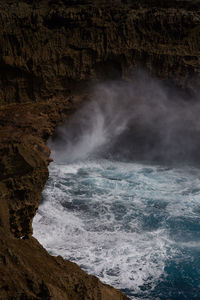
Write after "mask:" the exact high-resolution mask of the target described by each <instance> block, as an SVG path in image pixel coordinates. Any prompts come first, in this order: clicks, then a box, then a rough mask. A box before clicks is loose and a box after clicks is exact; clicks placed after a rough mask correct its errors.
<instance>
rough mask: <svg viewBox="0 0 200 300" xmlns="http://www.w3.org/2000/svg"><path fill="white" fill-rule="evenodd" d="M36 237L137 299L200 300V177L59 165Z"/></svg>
mask: <svg viewBox="0 0 200 300" xmlns="http://www.w3.org/2000/svg"><path fill="white" fill-rule="evenodd" d="M49 171H50V178H49V180H48V182H47V184H46V187H45V190H44V192H43V201H42V203H41V204H40V206H39V209H38V212H37V215H36V217H35V218H34V222H33V228H34V236H35V237H36V238H37V239H38V240H39V241H40V242H41V244H42V245H43V246H44V247H45V248H46V249H47V250H48V251H49V252H50V253H51V254H52V255H56V256H57V255H61V256H63V257H64V258H66V259H69V260H71V261H73V262H76V263H77V264H78V265H79V266H80V267H81V268H82V269H83V270H85V271H86V272H87V273H89V274H94V275H96V276H98V277H99V278H100V279H101V280H102V281H103V282H105V283H107V284H111V285H113V286H115V287H116V288H119V289H121V290H122V291H123V292H125V293H126V294H127V295H128V296H129V297H130V298H131V299H142V300H144V299H145V300H151V299H152V300H153V299H154V300H155V299H162V300H164V299H171V300H184V299H187V300H194V299H196V300H199V299H200V170H199V169H198V168H194V167H191V166H188V167H186V166H185V167H173V166H161V165H155V164H147V163H144V162H143V163H137V162H122V161H112V160H109V159H107V160H106V159H94V160H89V159H88V160H87V159H85V160H82V161H75V162H71V163H69V162H68V163H53V164H52V165H51V166H50V169H49Z"/></svg>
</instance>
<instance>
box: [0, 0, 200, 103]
mask: <svg viewBox="0 0 200 300" xmlns="http://www.w3.org/2000/svg"><path fill="white" fill-rule="evenodd" d="M31 2H32V1H17V2H16V1H9V2H4V1H3V2H2V1H1V4H0V29H1V30H0V41H1V43H0V67H1V72H0V75H1V76H0V102H1V104H4V103H12V102H24V101H43V100H44V99H49V98H51V97H53V96H56V97H58V96H59V95H62V96H63V95H64V96H66V95H68V94H69V93H70V87H71V86H73V83H74V82H77V81H81V80H88V79H91V78H96V77H100V78H105V77H117V76H124V77H126V76H128V75H129V74H130V72H131V71H132V68H134V67H142V68H147V69H148V70H149V71H150V72H151V73H153V74H155V75H156V76H160V77H162V78H172V79H173V80H175V81H176V82H177V84H179V85H182V86H183V85H187V86H188V87H193V88H196V85H197V83H198V80H197V79H198V76H199V71H200V62H199V51H200V39H199V34H200V8H199V5H198V1H173V2H172V1H155V0H154V1H150V2H149V1H144V0H143V1H138V0H136V1H125V0H124V1H119V0H118V1H116V0H115V1H96V2H95V1H88V0H87V1H75V0H74V1H53V0H51V1H50V0H49V1H44V0H43V1H34V2H33V4H30V3H31ZM104 2H105V3H104Z"/></svg>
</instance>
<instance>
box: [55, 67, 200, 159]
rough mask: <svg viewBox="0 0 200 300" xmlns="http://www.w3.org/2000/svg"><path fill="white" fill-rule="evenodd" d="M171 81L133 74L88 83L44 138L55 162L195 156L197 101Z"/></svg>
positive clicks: (198, 145) (199, 128)
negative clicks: (80, 101) (78, 102)
mask: <svg viewBox="0 0 200 300" xmlns="http://www.w3.org/2000/svg"><path fill="white" fill-rule="evenodd" d="M197 98H198V97H196V98H195V99H192V97H189V96H185V95H184V96H183V94H181V93H179V92H178V90H176V89H175V88H174V87H172V86H169V85H166V84H164V83H162V81H159V80H156V79H153V78H151V77H150V76H148V75H147V74H146V73H145V72H140V73H137V75H136V74H135V75H134V76H133V78H132V79H130V80H129V81H123V80H119V81H109V82H101V83H98V84H92V87H91V91H90V100H89V101H87V103H86V104H85V105H83V106H82V107H81V109H80V110H78V111H77V112H76V113H75V114H74V115H73V116H72V117H71V118H70V119H69V120H68V121H67V122H66V123H65V124H63V125H62V126H61V127H59V128H58V129H57V130H56V132H55V135H54V137H53V138H52V139H50V141H49V145H50V147H51V149H52V156H53V159H54V160H55V161H56V162H65V163H72V162H76V161H78V160H84V159H94V158H109V159H117V160H133V161H145V162H159V163H160V162H165V163H192V164H197V163H199V162H200V153H199V149H200V139H199V134H200V118H199V116H200V104H199V101H198V99H197Z"/></svg>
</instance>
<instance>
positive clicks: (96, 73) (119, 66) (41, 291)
mask: <svg viewBox="0 0 200 300" xmlns="http://www.w3.org/2000/svg"><path fill="white" fill-rule="evenodd" d="M199 37H200V3H199V1H195V0H191V1H189V0H188V1H187V0H185V1H178V0H174V1H164V0H163V1H156V0H154V1H153V0H152V1H148V0H146V1H144V0H140V1H133V0H132V1H131V0H121V1H120V0H118V1H117V0H116V1H114V0H113V1H111V0H110V1H100V0H99V1H97V0H96V1H89V0H85V1H81V0H79V1H78V0H74V1H67V0H63V1H61V0H60V1H55V0H49V1H47V0H46V1H45V0H43V1H28V0H27V1H25V0H24V1H13V0H10V1H5V0H2V1H1V2H0V105H1V106H0V299H3V300H4V299H58V300H59V299H77V300H82V299H85V300H87V299H91V300H92V299H95V300H97V299H98V300H100V299H102V300H112V299H113V300H118V299H127V297H126V296H124V295H123V294H122V293H120V292H119V291H117V290H115V289H113V288H111V287H109V286H107V285H103V284H102V283H101V282H100V281H99V280H98V279H97V278H95V277H93V276H89V275H86V274H85V273H84V272H83V271H81V269H80V268H79V267H78V266H76V265H75V264H73V263H70V262H68V261H64V260H63V259H62V258H53V257H51V256H50V255H49V254H48V253H47V252H46V251H45V250H44V249H43V248H42V246H41V245H39V243H38V242H37V241H36V240H35V239H34V238H32V237H31V234H32V219H33V217H34V215H35V213H36V210H37V207H38V204H39V202H40V200H41V192H42V189H43V187H44V185H45V182H46V180H47V178H48V169H47V166H48V164H49V162H50V158H49V155H50V150H49V149H48V147H47V146H46V145H45V142H46V140H47V139H48V137H49V135H51V134H52V133H53V130H54V128H55V127H56V126H57V125H58V123H60V122H62V121H63V120H65V119H66V118H67V117H68V116H70V115H71V114H72V113H73V111H74V110H75V109H76V108H77V106H79V105H80V103H81V100H83V99H82V98H83V96H81V97H79V96H72V94H73V93H74V92H73V91H74V90H77V89H78V90H79V91H80V90H81V89H82V87H84V86H86V83H87V85H88V82H89V80H90V79H95V78H101V79H102V78H117V77H128V76H130V74H131V72H132V70H133V68H135V67H142V68H146V69H147V70H149V71H150V72H151V73H152V74H154V75H155V76H157V77H160V78H162V79H171V80H172V81H173V82H174V83H175V84H177V85H179V86H181V87H183V86H184V87H185V88H187V89H189V90H190V91H193V92H195V91H196V90H197V89H198V87H199V80H198V78H199V72H200V56H199V54H200V38H199Z"/></svg>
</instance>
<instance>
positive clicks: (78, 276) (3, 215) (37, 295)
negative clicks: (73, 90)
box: [0, 97, 128, 300]
mask: <svg viewBox="0 0 200 300" xmlns="http://www.w3.org/2000/svg"><path fill="white" fill-rule="evenodd" d="M78 104H79V102H78V97H68V98H65V99H59V100H58V99H52V100H51V101H46V102H45V103H39V104H30V103H27V104H11V105H8V106H5V107H3V108H2V109H1V111H0V136H1V140H0V154H1V160H0V198H1V201H0V300H5V299H55V300H57V299H58V300H59V299H65V300H72V299H74V300H76V299H77V300H81V299H83V300H89V299H91V300H101V299H102V300H104V299H105V300H112V299H113V300H125V299H128V298H127V297H126V296H124V295H123V294H122V293H121V292H120V291H118V290H115V289H114V288H112V287H110V286H107V285H104V284H102V283H101V282H100V281H99V280H98V279H97V278H96V277H94V276H90V275H87V274H86V273H85V272H83V271H82V270H81V269H80V268H79V267H78V266H77V265H76V264H74V263H71V262H68V261H65V260H63V259H62V258H61V257H57V258H54V257H51V256H50V255H49V254H48V253H47V252H46V250H45V249H43V247H42V246H41V245H40V244H39V243H38V242H37V240H35V239H34V238H32V237H31V234H32V219H33V217H34V215H35V212H36V209H37V207H38V204H39V202H40V200H41V193H42V190H43V187H44V184H45V182H46V180H47V178H48V168H47V167H48V164H49V162H50V161H51V160H50V158H49V154H50V151H49V149H48V147H47V146H46V145H45V141H46V140H47V138H48V137H49V135H50V134H52V133H53V130H54V128H55V126H56V125H57V124H58V122H61V121H63V120H64V119H66V118H67V117H68V116H69V115H70V114H72V112H73V111H74V109H75V108H76V106H77V105H78Z"/></svg>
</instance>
